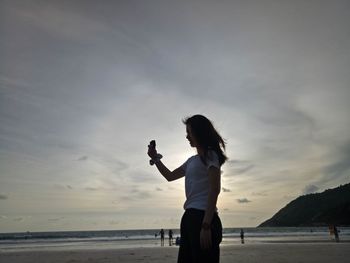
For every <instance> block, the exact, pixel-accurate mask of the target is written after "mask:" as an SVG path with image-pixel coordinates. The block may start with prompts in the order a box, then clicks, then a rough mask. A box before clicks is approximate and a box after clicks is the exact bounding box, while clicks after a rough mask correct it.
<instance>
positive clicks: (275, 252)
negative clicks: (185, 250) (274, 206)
mask: <svg viewBox="0 0 350 263" xmlns="http://www.w3.org/2000/svg"><path fill="white" fill-rule="evenodd" d="M177 252H178V247H155V248H138V249H98V250H91V249H86V250H59V251H54V250H51V251H20V252H18V251H17V252H14V251H12V252H10V251H9V252H4V251H1V252H0V262H1V263H10V262H11V263H44V262H50V263H58V262H62V263H80V262H89V263H93V262H96V263H109V262H126V263H129V262H130V263H131V262H145V263H146V262H152V263H157V262H159V263H160V262H176V259H177ZM349 258H350V243H298V244H295V243H271V244H244V245H231V246H223V247H222V248H221V262H223V263H229V262H235V263H240V262H242V263H243V262H245V263H255V262H260V263H264V262H290V263H296V262H315V263H316V262H337V263H342V262H344V263H345V262H349V261H348V260H349Z"/></svg>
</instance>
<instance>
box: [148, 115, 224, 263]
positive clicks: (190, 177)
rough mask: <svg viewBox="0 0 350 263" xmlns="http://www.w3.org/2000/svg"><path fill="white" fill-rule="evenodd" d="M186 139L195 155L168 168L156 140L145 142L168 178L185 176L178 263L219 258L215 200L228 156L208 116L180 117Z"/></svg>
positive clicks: (219, 227) (213, 262) (215, 262)
mask: <svg viewBox="0 0 350 263" xmlns="http://www.w3.org/2000/svg"><path fill="white" fill-rule="evenodd" d="M183 123H184V124H185V125H186V133H187V136H186V138H187V139H188V141H189V143H190V145H191V147H194V148H196V150H197V154H196V155H194V156H192V157H190V158H189V159H188V160H187V161H186V162H184V163H183V164H182V165H181V166H180V167H178V168H176V169H175V170H173V171H171V170H169V169H168V168H167V167H166V166H165V165H164V164H163V162H162V161H161V157H162V155H160V154H158V152H157V150H156V147H155V143H154V142H153V143H152V142H151V143H150V144H149V145H148V156H149V157H151V159H152V160H151V161H150V164H155V166H156V167H157V169H158V171H159V172H160V173H161V174H162V175H163V177H164V178H165V179H166V180H167V181H174V180H177V179H179V178H182V177H185V193H186V201H185V204H184V209H185V212H184V214H183V216H182V219H181V226H180V232H181V239H180V240H181V241H180V249H179V254H178V261H177V262H178V263H185V262H186V263H187V262H201V263H206V262H210V263H218V262H219V261H220V247H219V245H220V243H221V241H222V224H221V220H220V218H219V216H218V213H217V208H216V203H217V199H218V195H219V193H220V188H221V187H220V181H221V171H220V169H221V165H222V164H224V162H225V161H226V159H227V157H226V155H225V153H224V150H225V142H224V140H223V139H222V137H221V136H220V134H219V133H218V132H217V131H216V129H215V128H214V126H213V124H212V123H211V121H210V120H209V119H207V118H206V117H205V116H203V115H194V116H192V117H189V118H186V119H185V120H183Z"/></svg>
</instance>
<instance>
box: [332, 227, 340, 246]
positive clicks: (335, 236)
mask: <svg viewBox="0 0 350 263" xmlns="http://www.w3.org/2000/svg"><path fill="white" fill-rule="evenodd" d="M333 231H334V238H335V242H339V230H338V228H337V227H336V226H335V225H334V230H333Z"/></svg>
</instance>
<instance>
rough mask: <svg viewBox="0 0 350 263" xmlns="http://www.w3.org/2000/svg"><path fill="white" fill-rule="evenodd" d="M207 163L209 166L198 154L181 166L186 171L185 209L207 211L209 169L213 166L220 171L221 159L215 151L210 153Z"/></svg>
mask: <svg viewBox="0 0 350 263" xmlns="http://www.w3.org/2000/svg"><path fill="white" fill-rule="evenodd" d="M206 162H207V164H206V165H205V164H204V163H203V162H202V160H201V158H200V156H199V155H198V154H197V155H194V156H192V157H190V158H189V159H188V160H187V161H186V162H185V163H184V164H183V165H182V166H181V167H182V168H183V169H184V171H185V191H186V202H185V204H184V209H188V208H196V209H200V210H206V209H207V202H208V193H209V177H208V169H209V167H211V166H214V167H216V168H218V169H220V163H219V158H218V155H217V154H216V152H215V151H213V150H209V151H208V157H207V160H206Z"/></svg>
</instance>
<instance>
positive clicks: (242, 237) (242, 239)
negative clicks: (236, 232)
mask: <svg viewBox="0 0 350 263" xmlns="http://www.w3.org/2000/svg"><path fill="white" fill-rule="evenodd" d="M240 236H241V243H242V244H244V231H243V228H241V234H240Z"/></svg>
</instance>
